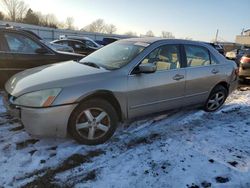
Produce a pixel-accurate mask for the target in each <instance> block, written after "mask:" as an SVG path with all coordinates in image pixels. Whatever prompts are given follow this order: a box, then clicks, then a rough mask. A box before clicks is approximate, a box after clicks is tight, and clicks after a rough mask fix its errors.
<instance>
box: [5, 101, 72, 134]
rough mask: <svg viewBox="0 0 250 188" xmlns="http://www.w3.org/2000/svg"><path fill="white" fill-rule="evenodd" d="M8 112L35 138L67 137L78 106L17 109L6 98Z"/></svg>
mask: <svg viewBox="0 0 250 188" xmlns="http://www.w3.org/2000/svg"><path fill="white" fill-rule="evenodd" d="M3 103H4V105H5V107H6V109H7V111H8V112H9V113H10V114H11V115H13V116H15V117H17V118H19V119H20V120H21V122H22V123H23V125H24V128H25V130H26V131H27V132H28V133H29V134H31V135H33V136H35V137H60V138H64V137H67V126H68V120H69V117H70V115H71V113H72V111H73V110H74V109H75V107H76V106H77V104H70V105H63V106H56V107H49V108H24V107H20V108H16V107H14V106H13V105H11V104H10V103H9V102H8V100H7V98H6V97H4V99H3Z"/></svg>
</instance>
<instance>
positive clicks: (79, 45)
mask: <svg viewBox="0 0 250 188" xmlns="http://www.w3.org/2000/svg"><path fill="white" fill-rule="evenodd" d="M70 46H72V48H74V49H77V50H82V49H84V44H83V43H81V42H71V44H70Z"/></svg>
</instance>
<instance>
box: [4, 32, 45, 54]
mask: <svg viewBox="0 0 250 188" xmlns="http://www.w3.org/2000/svg"><path fill="white" fill-rule="evenodd" d="M4 37H5V39H6V41H7V44H8V46H9V50H10V52H14V53H36V50H37V49H39V48H42V46H40V45H39V44H37V43H36V42H35V41H33V40H31V39H30V38H28V37H26V36H23V35H20V34H16V33H5V34H4Z"/></svg>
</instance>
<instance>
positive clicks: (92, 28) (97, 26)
mask: <svg viewBox="0 0 250 188" xmlns="http://www.w3.org/2000/svg"><path fill="white" fill-rule="evenodd" d="M82 30H84V31H87V32H97V33H104V32H105V22H104V20H103V19H98V20H96V21H94V22H92V23H91V24H89V25H87V26H86V27H84V28H83V29H82Z"/></svg>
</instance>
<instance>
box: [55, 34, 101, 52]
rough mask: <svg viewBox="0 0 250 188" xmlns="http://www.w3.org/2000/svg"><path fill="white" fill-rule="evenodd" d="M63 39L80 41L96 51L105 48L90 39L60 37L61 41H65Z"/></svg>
mask: <svg viewBox="0 0 250 188" xmlns="http://www.w3.org/2000/svg"><path fill="white" fill-rule="evenodd" d="M63 39H71V40H78V41H81V42H82V43H83V44H85V45H86V46H88V47H92V48H95V49H99V48H101V47H103V45H100V44H98V43H97V42H95V41H94V40H92V39H91V38H89V37H81V36H68V35H61V36H60V37H59V40H63Z"/></svg>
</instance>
